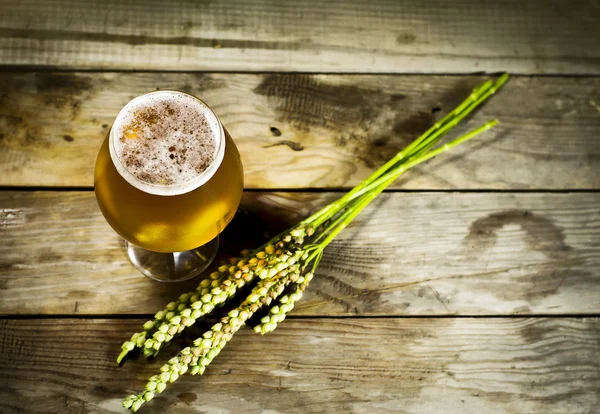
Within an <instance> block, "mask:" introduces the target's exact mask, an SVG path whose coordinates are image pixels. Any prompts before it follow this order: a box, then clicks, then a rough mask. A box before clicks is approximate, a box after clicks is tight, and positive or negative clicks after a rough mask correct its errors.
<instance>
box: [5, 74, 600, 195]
mask: <svg viewBox="0 0 600 414" xmlns="http://www.w3.org/2000/svg"><path fill="white" fill-rule="evenodd" d="M482 80H483V78H482V77H473V76H461V77H451V76H348V75H346V76H341V75H329V76H327V75H316V76H308V75H273V74H267V75H240V74H236V75H233V74H190V73H186V74H175V73H118V74H117V73H0V185H17V186H19V185H23V186H31V185H33V186H36V185H41V186H55V185H59V186H91V185H92V180H93V168H94V161H95V158H96V154H97V151H98V148H99V147H100V143H101V141H102V140H103V139H104V137H105V136H106V133H107V131H108V129H109V128H110V125H111V124H112V122H113V120H114V117H115V116H116V114H117V113H118V111H119V110H120V108H121V107H122V106H123V105H125V103H127V101H129V100H130V99H131V98H133V97H134V96H136V95H140V94H143V93H145V92H148V91H149V90H153V89H154V88H157V87H161V88H177V89H182V90H184V91H187V92H190V93H193V94H196V95H198V96H201V97H202V98H203V99H205V100H206V101H207V102H208V103H209V104H210V105H211V106H212V107H213V108H214V110H215V111H216V112H217V114H218V115H219V116H220V117H221V119H222V121H223V123H224V124H225V126H226V127H227V128H228V129H229V130H230V132H231V134H232V136H233V137H234V139H235V141H236V143H237V145H238V146H239V148H240V151H241V153H242V157H243V161H244V166H245V173H246V186H247V187H248V188H309V187H321V188H332V187H347V186H350V185H353V184H356V183H357V182H359V181H360V180H361V179H363V178H365V177H366V176H367V175H368V173H369V172H370V171H372V170H373V169H374V168H375V167H377V166H379V165H380V164H382V163H383V162H385V161H386V160H387V159H388V158H389V157H391V156H392V155H393V154H395V153H396V152H397V151H399V150H400V149H401V148H402V147H403V146H405V145H406V144H407V143H408V142H410V141H411V140H412V139H414V138H415V137H416V136H418V135H419V134H420V133H422V132H424V131H425V130H426V129H427V128H428V127H429V126H430V125H432V123H433V122H434V121H435V120H436V119H437V118H438V117H439V116H440V115H441V114H443V113H445V112H446V111H449V110H451V109H452V108H453V107H455V106H456V105H457V104H458V103H459V102H460V101H462V100H463V99H464V98H465V97H466V96H468V94H469V93H470V90H471V88H473V87H474V86H475V85H477V84H479V83H480V82H482ZM599 105H600V78H591V79H589V78H552V77H544V78H528V77H516V78H513V79H511V81H510V82H509V84H508V85H507V86H506V87H505V89H504V90H503V91H502V93H500V94H498V95H497V96H495V97H494V98H493V99H492V100H491V101H490V102H489V103H488V104H487V105H486V106H485V107H484V108H483V109H482V110H481V111H480V112H479V113H478V114H476V115H475V117H474V118H473V119H472V120H471V121H470V122H469V123H468V125H466V126H465V127H463V128H462V129H461V131H465V130H466V129H467V128H475V127H476V126H479V125H481V124H482V123H483V122H484V121H487V120H490V119H492V118H497V119H499V120H500V121H501V125H500V126H499V127H497V128H496V129H494V130H493V131H491V132H489V133H487V134H486V135H485V136H482V137H481V138H478V141H477V142H474V143H469V144H467V145H464V146H462V147H460V148H457V149H456V150H455V151H454V152H453V154H452V155H450V156H444V157H440V158H439V159H437V160H433V161H431V162H429V163H428V164H427V165H425V166H423V167H422V168H417V169H416V170H414V171H412V172H410V173H409V174H407V175H406V176H405V177H404V178H402V179H401V180H399V181H398V182H397V184H396V187H402V188H413V189H457V188H458V189H478V188H492V189H521V188H531V189H541V188H551V189H567V188H600V138H599V131H600V109H599V108H600V107H599Z"/></svg>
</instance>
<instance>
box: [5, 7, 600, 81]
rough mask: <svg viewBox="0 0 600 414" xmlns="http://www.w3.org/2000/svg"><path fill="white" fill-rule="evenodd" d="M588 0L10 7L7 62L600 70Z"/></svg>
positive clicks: (595, 18)
mask: <svg viewBox="0 0 600 414" xmlns="http://www.w3.org/2000/svg"><path fill="white" fill-rule="evenodd" d="M598 39H600V13H598V5H597V4H596V2H595V1H594V0H574V1H568V2H567V1H552V2H550V3H548V1H545V0H530V1H527V2H523V1H519V0H505V1H500V2H498V1H495V2H494V1H481V0H457V1H453V2H452V3H448V2H446V1H443V0H432V1H429V2H427V3H426V4H425V3H423V2H422V1H419V0H404V1H394V0H374V1H369V2H363V1H360V0H352V1H346V2H344V5H343V6H341V5H339V4H337V3H335V2H322V1H317V0H302V1H280V2H276V3H275V4H274V3H273V2H264V1H261V0H253V1H240V0H229V1H220V2H201V3H198V2H194V1H193V0H186V1H181V2H176V3H164V2H162V1H160V0H144V1H142V0H134V1H132V2H126V3H123V2H119V1H116V0H111V1H108V2H103V3H102V4H101V5H100V4H97V3H93V2H89V1H79V0H60V1H45V2H40V1H35V0H25V1H23V0H9V1H4V2H3V5H2V18H1V20H0V61H1V62H2V64H3V65H40V66H55V67H56V66H59V67H63V68H93V69H96V68H103V69H158V70H218V71H222V70H233V71H303V72H388V73H432V72H437V73H465V72H472V71H493V72H496V71H500V70H508V71H511V72H516V73H535V74H540V73H544V74H548V73H570V74H599V73H600V65H599V63H600V50H599V49H598V47H597V46H598V44H597V42H598Z"/></svg>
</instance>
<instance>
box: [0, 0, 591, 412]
mask: <svg viewBox="0 0 600 414" xmlns="http://www.w3.org/2000/svg"><path fill="white" fill-rule="evenodd" d="M1 3H2V4H1V5H0V412H2V413H21V412H26V413H57V412H58V413H61V414H62V413H77V414H78V413H123V412H125V410H124V409H122V408H121V406H120V402H121V400H122V398H123V397H124V396H125V395H127V394H128V393H130V392H133V391H136V390H139V389H140V388H141V387H142V386H143V383H144V380H145V379H146V378H147V377H148V376H149V375H151V374H153V373H155V371H156V369H157V368H158V367H159V366H160V364H161V362H163V361H164V360H166V359H168V358H169V357H170V356H171V355H172V354H174V353H175V352H176V350H177V349H178V348H179V347H182V346H183V344H187V343H189V341H190V340H191V339H192V338H193V337H194V335H198V333H199V332H201V331H199V329H200V328H201V327H194V328H192V329H191V330H190V332H188V334H187V336H186V337H184V338H181V339H179V340H178V343H177V344H176V345H175V346H173V347H172V348H168V349H167V350H166V352H164V353H163V354H162V355H161V356H160V358H159V360H158V361H154V362H146V361H143V360H137V361H128V362H127V363H126V364H125V365H124V366H123V367H118V366H117V365H116V364H115V363H114V359H115V356H116V354H117V353H118V350H119V346H120V344H121V342H122V341H123V340H124V339H125V338H127V337H128V336H129V335H131V333H132V332H134V331H136V330H138V329H139V327H140V325H141V324H142V322H143V321H145V320H146V318H148V317H150V316H151V315H152V314H153V313H154V312H155V311H156V310H157V309H158V308H160V307H162V306H163V305H164V304H165V303H166V302H168V301H170V300H172V299H173V298H174V297H175V296H177V295H178V294H179V293H181V291H183V290H188V289H190V288H192V287H194V286H195V285H196V283H197V281H191V282H189V283H183V284H180V285H162V284H157V283H155V282H152V281H150V280H148V279H146V278H144V277H142V276H141V275H140V274H139V273H137V272H136V271H135V269H134V268H133V267H132V266H131V264H130V263H129V262H128V259H127V258H126V255H125V252H124V250H123V245H122V241H120V240H119V238H118V237H117V235H116V234H115V233H114V232H113V231H112V230H111V229H110V227H109V226H108V224H107V223H106V222H105V221H104V219H103V218H102V216H101V215H100V214H99V212H98V208H97V206H96V203H95V199H94V195H93V191H91V190H92V184H93V182H92V172H93V166H94V160H95V156H96V153H97V150H98V147H99V145H100V142H101V140H102V139H103V138H104V137H105V135H106V133H107V132H108V130H109V128H110V125H111V124H112V122H113V120H114V118H115V116H116V114H117V112H118V111H119V109H120V108H121V107H122V106H123V105H124V104H125V103H126V102H127V101H128V100H130V99H131V98H132V97H134V96H136V95H139V94H142V93H145V92H148V91H151V90H154V89H156V88H176V89H180V90H183V91H186V92H190V93H192V94H195V95H198V96H201V97H202V98H203V99H204V100H206V101H207V102H208V103H209V104H210V105H211V106H212V107H213V109H214V110H215V111H216V113H217V114H218V115H219V116H220V117H221V119H222V121H223V123H224V124H225V126H226V127H227V128H228V129H229V131H230V132H231V134H232V136H233V137H234V139H235V141H236V144H237V145H238V147H239V148H240V150H241V153H242V157H243V161H244V165H245V171H246V187H247V188H248V189H249V190H250V189H252V190H253V191H248V192H247V193H246V194H245V197H244V202H243V205H244V210H243V212H241V213H239V214H238V216H237V217H236V219H235V220H234V222H233V223H232V224H231V225H230V226H229V227H228V228H227V229H226V232H225V233H224V235H223V239H222V251H223V252H224V253H227V252H234V251H236V250H239V249H241V248H242V247H247V246H248V245H257V244H259V243H260V242H261V241H262V240H264V238H265V237H266V236H267V234H268V233H274V232H276V231H278V230H281V229H283V228H284V227H286V226H287V225H288V224H290V223H292V222H295V221H296V220H298V219H300V218H302V217H305V216H306V215H307V214H309V213H310V212H311V211H314V210H315V209H316V208H318V207H319V206H321V205H323V204H324V203H326V202H327V201H329V200H331V199H333V198H335V197H338V196H339V195H340V194H341V191H338V190H341V189H344V188H348V187H350V186H352V185H354V184H356V183H357V182H359V181H360V180H361V179H362V178H364V177H365V176H367V175H368V173H369V172H370V171H372V170H373V169H374V168H376V167H377V166H378V165H380V164H381V163H382V162H383V161H384V160H386V159H387V158H388V157H390V156H391V155H392V154H394V153H395V152H396V151H398V150H399V149H400V148H401V147H402V146H403V145H405V144H406V143H407V142H409V141H410V140H411V139H414V138H415V137H416V136H417V135H418V134H419V133H421V132H422V131H424V130H425V129H426V128H427V127H428V126H430V125H431V124H432V123H433V122H435V120H437V119H439V117H441V116H443V115H444V114H445V113H447V111H449V110H451V109H452V108H453V107H454V106H455V105H456V104H457V103H458V102H460V101H461V100H462V99H464V98H465V97H466V96H467V95H468V93H469V92H470V90H471V88H472V87H473V86H475V85H477V84H478V83H479V82H481V81H482V80H483V79H484V78H486V77H487V76H482V75H481V74H482V73H484V72H485V73H498V72H500V71H503V70H508V71H509V72H511V74H512V75H513V76H512V77H511V79H510V81H509V83H508V84H507V85H506V87H505V88H504V89H503V90H502V92H501V93H500V94H498V95H497V96H495V97H494V98H493V99H492V100H491V101H490V102H489V103H488V104H486V105H485V107H484V108H482V109H481V110H479V111H478V112H477V113H475V114H474V116H472V117H471V118H470V119H469V121H468V123H467V124H466V125H464V126H463V127H461V129H460V130H459V131H457V133H458V132H461V131H466V130H467V129H470V128H474V127H476V126H479V125H480V124H481V123H483V122H484V121H487V120H489V119H492V118H498V119H499V120H500V122H501V125H500V126H499V127H498V128H496V129H494V130H493V131H492V132H489V133H486V134H485V136H482V137H481V138H478V140H477V141H475V142H472V143H469V144H466V145H464V146H462V147H460V148H457V149H456V150H455V151H454V152H453V154H450V155H446V156H444V157H441V158H439V159H436V160H433V161H431V162H429V163H428V164H427V165H425V166H423V167H422V168H418V169H415V170H414V171H411V172H409V173H408V174H406V175H405V176H404V177H402V179H400V180H398V182H397V183H396V184H395V185H394V188H396V189H403V190H410V191H408V192H405V191H395V192H389V193H387V194H384V195H383V196H382V197H381V199H380V200H379V201H378V202H376V203H375V204H374V205H373V206H372V207H370V208H369V210H368V211H365V212H364V213H363V214H361V215H360V216H359V218H358V219H357V221H356V222H355V223H354V224H353V225H352V226H351V227H349V228H348V229H346V230H345V231H344V232H343V233H342V234H341V235H340V237H339V239H337V240H336V241H335V242H334V243H333V244H332V245H331V246H330V248H328V250H327V252H326V255H325V258H324V260H323V262H322V264H321V266H320V268H319V271H318V273H317V277H315V280H314V281H313V282H312V283H311V285H310V286H309V289H308V291H307V293H306V295H305V297H304V298H303V300H302V301H301V302H300V303H299V304H298V306H297V308H296V309H295V310H294V312H293V313H292V315H290V317H289V318H288V319H287V320H286V321H285V322H284V323H282V325H281V326H280V327H279V328H278V329H277V330H276V331H275V332H274V333H272V334H269V335H267V336H265V337H261V336H258V335H255V334H254V333H252V332H251V331H250V330H249V329H243V330H242V331H240V333H239V334H238V335H236V337H235V338H234V339H233V340H232V343H231V344H230V345H229V346H228V347H226V349H225V350H224V351H223V353H222V354H221V355H220V356H219V358H217V359H216V360H215V362H214V364H213V365H211V367H210V368H209V369H208V370H207V374H206V375H205V376H204V377H200V378H198V377H189V376H185V377H183V378H181V379H180V380H178V381H177V383H176V384H174V385H172V386H171V387H170V389H169V390H167V391H166V392H165V393H163V394H161V395H160V396H159V397H158V398H156V399H155V400H154V401H152V402H151V403H150V404H148V405H147V406H145V407H144V409H143V411H142V412H146V413H167V412H169V413H171V412H172V413H211V414H212V413H265V414H276V413H296V412H297V413H312V412H314V413H339V412H350V413H357V414H360V413H369V414H371V413H391V412H394V413H419V414H420V413H428V414H429V413H432V414H453V413H461V414H463V413H464V414H475V413H477V414H480V413H483V414H516V413H519V414H521V413H540V414H552V413H557V414H564V413H569V414H572V413H573V414H578V413H581V414H591V413H596V412H597V411H598V407H599V406H600V394H599V392H598V390H599V389H600V319H598V317H599V316H600V283H599V282H600V191H599V190H600V77H599V76H598V75H600V49H599V48H598V42H599V39H600V5H599V4H598V1H596V0H576V1H560V0H553V1H544V0H531V1H527V2H523V1H519V0H505V1H495V2H494V1H489V0H457V1H454V2H446V1H442V0H432V1H428V2H422V1H418V0H404V1H394V0H373V1H370V2H363V1H359V0H350V1H347V2H344V3H343V4H342V3H339V2H323V1H314V0H310V1H309V0H301V1H283V0H282V1H277V2H265V1H261V0H248V1H243V2H242V1H240V0H226V1H223V2H213V1H200V2H197V1H193V0H184V1H182V2H176V3H175V2H169V3H167V2H163V1H159V0H146V1H141V0H132V1H129V2H125V3H122V2H117V1H116V0H110V1H109V2H104V3H98V2H94V3H93V2H90V1H76V0H51V1H50V0H44V1H37V0H35V1H34V0H24V1H16V0H5V1H3V2H1ZM201 71H202V72H201ZM284 72H294V73H284ZM515 75H517V76H515ZM542 75H543V76H542ZM547 75H551V76H547ZM298 189H302V190H303V191H302V192H299V191H297V190H298ZM306 190H308V191H306ZM427 190H433V191H427Z"/></svg>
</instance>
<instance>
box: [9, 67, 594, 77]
mask: <svg viewBox="0 0 600 414" xmlns="http://www.w3.org/2000/svg"><path fill="white" fill-rule="evenodd" d="M0 72H57V73H77V72H82V73H140V74H141V73H204V74H229V75H273V74H277V75H280V74H284V75H288V74H289V75H343V76H355V75H356V76H452V77H461V76H498V75H500V74H502V73H503V72H502V71H493V72H485V71H474V72H318V71H314V72H307V71H286V72H282V71H277V70H273V71H264V70H263V71H244V70H178V69H152V68H149V69H142V70H140V69H119V68H112V69H110V68H65V67H61V66H52V65H43V66H42V65H40V66H36V65H0ZM509 74H510V76H511V77H524V78H534V77H535V78H590V79H594V78H600V74H593V73H592V74H590V73H535V74H532V73H524V72H523V73H522V72H510V73H509Z"/></svg>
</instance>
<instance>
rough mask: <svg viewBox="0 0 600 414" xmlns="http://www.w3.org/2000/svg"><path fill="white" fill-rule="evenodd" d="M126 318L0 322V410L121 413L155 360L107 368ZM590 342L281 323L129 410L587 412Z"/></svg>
mask: <svg viewBox="0 0 600 414" xmlns="http://www.w3.org/2000/svg"><path fill="white" fill-rule="evenodd" d="M140 323H142V320H137V319H136V320H110V319H109V320H106V319H91V320H81V319H48V320H19V321H0V332H2V333H3V340H2V342H1V346H0V374H1V375H0V385H1V386H0V411H2V412H3V413H17V412H18V413H20V412H28V413H33V412H36V413H37V412H61V413H65V412H67V413H91V412H93V413H119V412H122V411H123V410H122V408H120V402H121V399H122V396H123V393H124V392H125V391H134V390H137V389H139V388H141V387H143V385H144V383H145V379H146V378H147V377H149V376H150V375H154V374H155V373H156V372H157V370H158V368H159V367H160V365H161V364H162V363H163V362H164V360H166V359H167V358H168V357H167V356H166V355H165V356H163V358H161V359H160V361H155V362H146V361H144V360H137V361H134V362H132V361H129V362H127V363H126V364H125V365H124V366H123V367H120V368H119V367H118V366H117V364H116V363H115V362H114V358H115V357H116V351H117V348H115V343H119V341H120V340H121V339H122V338H123V337H124V336H127V335H128V334H130V333H131V332H133V331H135V330H136V329H137V327H138V326H139V324H140ZM599 335H600V320H599V319H598V318H576V319H573V318H558V319H557V318H552V319H548V318H541V319H540V318H517V319H511V318H485V319H470V318H423V319H371V318H366V319H291V320H286V323H284V324H282V325H281V327H279V328H278V329H277V330H276V331H275V332H273V333H272V334H269V335H266V336H264V337H260V336H258V335H256V334H254V333H253V332H251V331H250V330H247V329H246V330H242V331H241V332H240V333H239V334H238V335H236V337H234V338H233V340H232V341H231V343H230V344H229V345H228V346H227V347H226V348H225V350H224V351H223V352H222V353H221V354H220V355H219V358H217V359H216V360H215V362H214V363H213V364H212V365H211V366H210V367H209V368H208V369H207V373H206V374H205V375H204V376H203V377H191V376H184V377H182V378H180V379H179V380H178V381H177V382H176V383H175V384H173V385H171V386H170V388H169V389H168V391H166V392H164V393H162V394H160V395H159V396H157V397H156V398H155V400H153V401H152V403H151V404H148V407H152V410H143V412H157V413H158V412H164V413H338V412H351V413H369V414H371V413H374V412H378V413H392V412H394V413H398V412H400V413H414V414H421V413H424V412H425V413H447V414H452V413H457V414H458V413H460V414H475V413H477V414H479V413H482V412H484V413H494V414H504V413H546V414H553V413H556V414H564V413H569V414H578V413H581V414H589V413H593V412H595V411H594V410H595V408H597V407H598V389H600V370H599V369H598V364H599V361H598V355H599V351H600V345H599V343H598V337H599ZM164 352H165V353H166V354H170V353H172V352H174V351H173V349H172V348H169V349H167V350H165V351H164ZM256 361H260V363H257V362H256ZM40 396H43V398H40ZM148 407H147V408H148ZM140 412H142V411H140Z"/></svg>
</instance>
